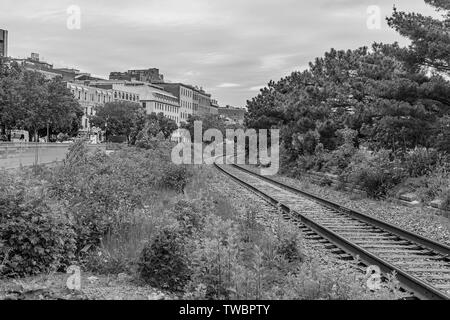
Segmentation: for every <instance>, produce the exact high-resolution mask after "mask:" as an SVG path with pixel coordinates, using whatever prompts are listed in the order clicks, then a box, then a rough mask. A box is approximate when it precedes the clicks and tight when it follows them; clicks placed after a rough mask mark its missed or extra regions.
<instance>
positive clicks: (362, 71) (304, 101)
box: [246, 44, 450, 162]
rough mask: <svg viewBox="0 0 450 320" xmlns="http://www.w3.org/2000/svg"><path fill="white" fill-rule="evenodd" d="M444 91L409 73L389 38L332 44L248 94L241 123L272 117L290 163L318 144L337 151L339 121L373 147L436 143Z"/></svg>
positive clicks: (448, 90) (445, 105) (444, 86)
mask: <svg viewBox="0 0 450 320" xmlns="http://www.w3.org/2000/svg"><path fill="white" fill-rule="evenodd" d="M449 94H450V84H449V82H448V81H446V80H445V79H443V78H442V77H441V76H439V75H433V76H429V75H427V74H426V73H425V71H420V70H418V71H414V72H412V70H411V69H410V68H408V67H405V65H404V63H403V62H402V61H400V60H399V59H398V58H397V56H396V55H394V54H392V46H390V45H384V44H374V45H373V46H372V48H370V49H369V48H366V47H363V48H359V49H356V50H347V51H337V50H334V49H331V50H330V51H329V52H327V53H325V55H324V57H321V58H317V59H316V60H315V61H314V62H313V63H310V67H309V69H308V70H305V71H302V72H293V73H292V74H291V75H290V76H288V77H286V78H283V79H281V80H280V81H279V82H277V83H273V82H271V83H269V88H266V89H263V90H261V92H260V94H259V95H258V96H257V97H256V98H253V99H252V100H251V101H248V103H247V107H248V109H249V113H248V115H247V119H246V123H247V125H252V127H257V128H258V127H262V128H266V129H270V128H271V127H272V126H274V125H275V123H277V125H278V126H280V128H281V139H282V144H283V150H284V152H285V154H284V157H285V159H287V161H288V162H289V161H291V162H292V161H296V159H297V158H298V157H300V156H304V155H306V156H308V155H311V154H312V153H313V152H314V149H315V147H316V146H317V145H318V144H319V143H320V144H322V146H323V147H324V149H325V150H328V151H333V150H335V149H336V148H338V147H339V143H340V142H339V139H338V134H337V132H338V131H339V130H340V129H343V128H345V127H349V128H350V129H353V130H356V131H357V133H358V137H357V139H355V141H359V142H361V143H366V144H368V145H369V146H370V147H372V148H373V149H380V148H387V149H393V150H400V151H406V150H407V149H409V148H414V147H416V146H425V147H429V146H432V145H433V144H434V140H435V137H436V130H435V128H436V123H437V121H438V119H439V118H440V117H442V116H444V115H447V114H450V108H449V105H450V95H449ZM274 115H276V117H274ZM441 131H442V130H441Z"/></svg>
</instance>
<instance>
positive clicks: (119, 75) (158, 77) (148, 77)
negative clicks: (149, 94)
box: [109, 68, 164, 83]
mask: <svg viewBox="0 0 450 320" xmlns="http://www.w3.org/2000/svg"><path fill="white" fill-rule="evenodd" d="M109 80H123V81H141V82H148V83H162V82H164V75H162V74H160V73H159V69H156V68H150V69H144V70H128V71H127V72H111V73H110V74H109Z"/></svg>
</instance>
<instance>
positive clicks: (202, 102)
mask: <svg viewBox="0 0 450 320" xmlns="http://www.w3.org/2000/svg"><path fill="white" fill-rule="evenodd" d="M210 113H211V95H210V94H208V93H206V92H205V91H204V90H203V88H197V87H195V88H194V114H202V115H204V114H210Z"/></svg>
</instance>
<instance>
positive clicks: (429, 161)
mask: <svg viewBox="0 0 450 320" xmlns="http://www.w3.org/2000/svg"><path fill="white" fill-rule="evenodd" d="M438 163H439V153H438V152H437V150H435V149H426V148H416V149H414V150H411V151H409V152H408V153H406V154H405V160H404V163H403V165H404V167H405V169H406V171H407V172H408V174H409V176H410V177H412V178H415V177H420V176H423V175H426V174H428V173H430V172H432V171H433V169H434V168H435V167H436V165H437V164H438Z"/></svg>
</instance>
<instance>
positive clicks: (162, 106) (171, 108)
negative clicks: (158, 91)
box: [155, 102, 178, 113]
mask: <svg viewBox="0 0 450 320" xmlns="http://www.w3.org/2000/svg"><path fill="white" fill-rule="evenodd" d="M155 109H156V110H160V111H165V112H173V113H176V112H178V108H177V107H175V106H170V105H167V104H164V103H160V102H156V103H155Z"/></svg>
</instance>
